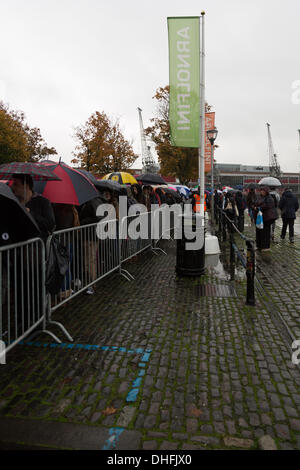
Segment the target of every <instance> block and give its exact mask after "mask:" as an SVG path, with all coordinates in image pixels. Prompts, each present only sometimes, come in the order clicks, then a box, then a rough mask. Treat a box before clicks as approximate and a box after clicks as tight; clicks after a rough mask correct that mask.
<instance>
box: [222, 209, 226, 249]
mask: <svg viewBox="0 0 300 470" xmlns="http://www.w3.org/2000/svg"><path fill="white" fill-rule="evenodd" d="M221 217H222V239H223V242H226V238H227V237H226V217H225V215H224V214H223V212H222V215H221Z"/></svg>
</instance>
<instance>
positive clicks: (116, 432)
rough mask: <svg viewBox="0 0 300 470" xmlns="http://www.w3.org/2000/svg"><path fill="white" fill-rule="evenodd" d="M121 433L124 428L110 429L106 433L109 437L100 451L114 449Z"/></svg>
mask: <svg viewBox="0 0 300 470" xmlns="http://www.w3.org/2000/svg"><path fill="white" fill-rule="evenodd" d="M123 431H124V428H110V429H109V431H108V434H109V436H110V437H109V438H108V439H107V441H106V442H105V444H104V447H103V448H102V450H111V449H115V448H116V446H117V443H118V441H119V439H120V436H121V434H122V432H123Z"/></svg>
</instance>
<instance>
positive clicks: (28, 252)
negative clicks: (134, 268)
mask: <svg viewBox="0 0 300 470" xmlns="http://www.w3.org/2000/svg"><path fill="white" fill-rule="evenodd" d="M167 210H168V207H167V206H165V207H163V206H162V207H161V208H159V209H156V211H155V212H157V214H156V215H154V213H153V212H145V213H142V214H139V215H138V216H137V215H135V216H127V217H124V218H123V219H122V220H121V222H120V223H119V222H118V221H117V220H109V221H104V222H101V223H95V224H90V225H85V226H80V227H73V228H70V229H66V230H60V231H57V232H54V233H53V234H52V235H51V236H50V237H49V238H48V240H47V242H46V246H45V244H44V242H43V241H42V240H41V239H39V238H37V239H33V240H28V241H26V242H22V243H17V244H14V245H10V246H7V247H1V248H0V289H1V291H0V293H1V296H0V297H1V302H0V342H1V341H4V342H5V345H6V348H5V352H8V351H9V350H10V349H11V348H12V347H13V346H14V345H16V344H17V343H18V342H20V341H22V340H23V339H24V338H25V337H27V336H29V335H30V334H31V333H32V334H33V335H36V334H38V333H39V332H40V331H42V332H44V333H48V334H49V335H51V336H52V337H53V338H54V340H55V341H56V342H58V343H60V342H61V341H60V340H59V339H58V338H57V337H56V336H55V335H54V334H53V333H52V332H51V331H49V330H47V329H46V325H48V324H51V325H56V326H58V327H59V328H61V330H62V331H63V333H64V334H65V335H66V336H67V338H68V339H69V340H70V341H73V338H72V337H71V335H70V334H69V333H68V331H67V330H66V328H65V327H64V326H63V325H62V324H61V323H59V322H56V321H53V320H52V313H53V312H54V311H55V310H57V309H58V308H59V307H61V306H62V305H63V304H65V303H66V302H68V301H69V300H70V299H72V298H74V297H75V296H77V295H78V294H80V293H82V292H83V291H86V290H87V289H88V288H90V287H91V286H93V285H94V284H95V283H96V282H98V281H99V280H101V279H103V278H104V277H106V276H107V275H109V274H111V273H113V272H117V271H118V272H119V273H120V274H121V275H123V276H124V277H125V278H126V279H127V280H131V279H134V277H133V276H132V275H131V274H130V273H129V272H128V271H126V270H124V269H123V267H122V265H123V263H125V262H126V261H128V260H129V259H131V258H133V257H134V256H136V255H138V254H139V253H141V252H143V251H144V250H146V249H151V251H152V252H153V253H155V252H156V251H158V250H159V251H161V252H163V253H165V252H164V251H163V250H161V248H157V247H156V243H157V241H158V240H159V239H161V238H162V237H163V235H164V234H165V229H166V227H165V225H164V224H163V223H162V224H159V228H158V230H156V232H155V237H156V238H155V239H153V233H154V230H153V229H154V224H155V223H156V221H157V218H156V217H157V216H158V213H160V214H162V216H164V215H165V213H166V211H167ZM137 219H139V220H137ZM173 223H174V221H173ZM136 224H140V226H141V229H140V231H141V232H140V235H141V236H140V237H136V231H135V230H134V229H135V228H136ZM168 230H170V227H169V228H168ZM53 236H55V237H57V238H58V240H59V242H60V243H61V244H62V245H63V246H64V247H65V248H66V249H67V252H68V255H69V265H68V269H67V272H66V275H65V277H64V279H63V281H62V284H61V288H60V290H59V292H58V293H57V294H56V295H50V294H47V293H46V287H45V279H46V260H47V259H48V256H49V251H50V244H51V239H52V237H53ZM165 254H166V253H165ZM40 324H42V329H41V330H38V331H36V328H37V326H38V325H40Z"/></svg>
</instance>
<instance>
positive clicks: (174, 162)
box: [145, 86, 210, 184]
mask: <svg viewBox="0 0 300 470" xmlns="http://www.w3.org/2000/svg"><path fill="white" fill-rule="evenodd" d="M169 94H170V87H169V86H165V87H164V88H162V87H160V88H158V89H157V90H156V93H155V95H154V96H153V99H155V100H157V102H158V105H157V117H155V118H152V119H151V120H150V121H151V122H152V123H153V125H152V126H150V127H148V128H147V129H145V133H146V134H147V135H149V136H150V137H151V139H152V140H153V142H154V143H155V144H156V151H157V154H158V161H159V164H160V172H161V174H163V175H168V176H176V177H177V178H179V181H180V183H181V184H188V183H189V181H196V180H197V178H198V176H197V175H198V149H197V148H188V147H174V146H172V145H171V138H170V124H169ZM209 110H210V106H208V105H207V104H206V111H209Z"/></svg>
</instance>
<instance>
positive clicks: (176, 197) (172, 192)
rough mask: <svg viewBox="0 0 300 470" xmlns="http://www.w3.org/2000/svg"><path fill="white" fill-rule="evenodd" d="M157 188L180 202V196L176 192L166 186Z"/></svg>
mask: <svg viewBox="0 0 300 470" xmlns="http://www.w3.org/2000/svg"><path fill="white" fill-rule="evenodd" d="M157 187H158V188H159V187H160V188H161V189H162V190H163V192H164V193H165V194H171V195H172V196H174V198H175V200H176V201H180V202H181V196H180V194H178V192H177V191H176V190H174V189H171V188H169V187H168V186H157Z"/></svg>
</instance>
